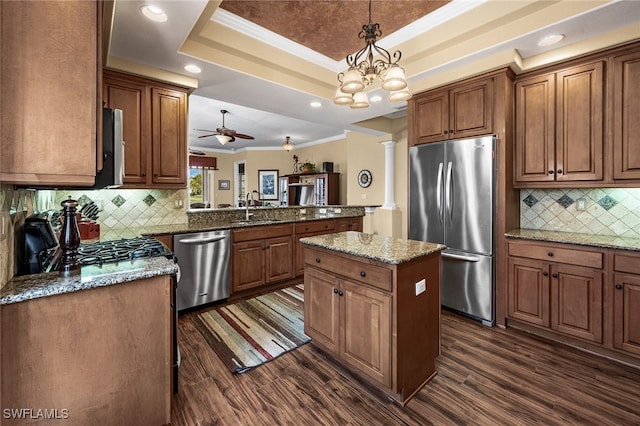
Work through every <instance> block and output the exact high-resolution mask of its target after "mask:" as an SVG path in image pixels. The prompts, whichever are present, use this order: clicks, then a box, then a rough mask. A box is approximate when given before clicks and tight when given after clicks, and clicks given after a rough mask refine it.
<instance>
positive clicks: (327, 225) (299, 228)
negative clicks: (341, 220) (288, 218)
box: [293, 219, 336, 277]
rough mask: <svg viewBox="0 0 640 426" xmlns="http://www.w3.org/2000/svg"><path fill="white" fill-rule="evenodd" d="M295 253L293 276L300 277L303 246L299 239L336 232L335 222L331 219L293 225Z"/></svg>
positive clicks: (302, 271)
mask: <svg viewBox="0 0 640 426" xmlns="http://www.w3.org/2000/svg"><path fill="white" fill-rule="evenodd" d="M293 229H294V239H295V243H296V251H295V261H294V263H295V268H296V269H295V275H296V277H301V276H302V275H303V274H304V245H303V244H302V243H301V242H300V238H304V237H313V236H314V235H322V234H330V233H332V232H336V221H335V220H331V219H322V220H314V221H310V222H298V223H296V224H295V225H294V228H293Z"/></svg>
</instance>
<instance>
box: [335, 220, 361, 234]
mask: <svg viewBox="0 0 640 426" xmlns="http://www.w3.org/2000/svg"><path fill="white" fill-rule="evenodd" d="M343 231H358V232H362V217H345V218H341V219H336V232H343Z"/></svg>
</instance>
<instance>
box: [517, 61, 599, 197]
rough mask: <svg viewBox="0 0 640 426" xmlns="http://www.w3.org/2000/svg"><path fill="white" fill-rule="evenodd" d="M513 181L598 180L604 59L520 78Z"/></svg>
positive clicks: (518, 80) (518, 83) (518, 82)
mask: <svg viewBox="0 0 640 426" xmlns="http://www.w3.org/2000/svg"><path fill="white" fill-rule="evenodd" d="M515 95H516V120H515V122H516V139H515V160H516V176H515V179H516V182H518V183H524V184H523V185H521V186H527V185H526V183H527V182H536V183H539V182H552V183H553V182H565V181H601V180H602V179H603V176H604V175H603V169H604V152H603V137H604V63H603V62H602V61H596V62H592V63H588V64H583V65H576V66H573V67H570V68H566V69H563V70H559V71H557V72H554V73H548V74H542V75H536V76H531V77H525V78H518V79H517V80H516V85H515Z"/></svg>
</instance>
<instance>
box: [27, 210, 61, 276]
mask: <svg viewBox="0 0 640 426" xmlns="http://www.w3.org/2000/svg"><path fill="white" fill-rule="evenodd" d="M23 232H24V252H23V253H22V256H23V258H22V260H20V261H19V262H18V264H19V268H18V274H19V275H27V274H37V273H39V272H43V271H45V268H46V266H47V265H49V263H51V259H52V258H53V254H54V253H55V249H56V248H57V247H58V238H57V237H56V234H55V232H54V231H53V227H52V226H51V222H50V220H49V215H48V214H47V213H42V214H34V215H32V216H29V217H28V218H26V219H25V222H24V228H23Z"/></svg>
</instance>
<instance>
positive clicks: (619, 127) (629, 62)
mask: <svg viewBox="0 0 640 426" xmlns="http://www.w3.org/2000/svg"><path fill="white" fill-rule="evenodd" d="M638 81H640V51H639V49H636V51H635V52H632V53H628V54H623V55H619V56H615V57H614V59H613V93H612V95H611V96H612V104H613V106H612V113H613V178H614V180H616V181H619V182H620V181H622V182H623V181H624V180H627V179H635V180H640V138H639V137H638V135H640V120H638V117H640V85H639V84H638Z"/></svg>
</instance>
